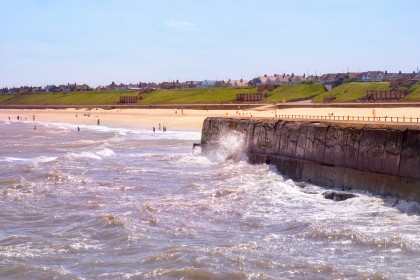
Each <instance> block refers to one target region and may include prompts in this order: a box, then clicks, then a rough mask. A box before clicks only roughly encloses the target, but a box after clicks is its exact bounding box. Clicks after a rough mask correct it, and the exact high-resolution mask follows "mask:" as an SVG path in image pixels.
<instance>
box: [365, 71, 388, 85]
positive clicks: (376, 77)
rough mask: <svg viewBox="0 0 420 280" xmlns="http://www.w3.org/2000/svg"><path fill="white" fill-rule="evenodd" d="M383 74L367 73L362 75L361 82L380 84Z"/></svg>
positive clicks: (377, 72) (380, 72)
mask: <svg viewBox="0 0 420 280" xmlns="http://www.w3.org/2000/svg"><path fill="white" fill-rule="evenodd" d="M384 76H385V73H384V72H382V71H367V72H363V73H362V77H361V81H362V82H382V81H383V80H384Z"/></svg>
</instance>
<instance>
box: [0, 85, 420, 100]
mask: <svg viewBox="0 0 420 280" xmlns="http://www.w3.org/2000/svg"><path fill="white" fill-rule="evenodd" d="M388 88H389V83H388V82H376V83H346V84H343V85H341V86H339V87H336V88H334V89H332V90H331V91H328V92H326V91H325V89H324V87H323V86H322V85H320V84H301V85H282V86H280V87H278V88H276V89H274V90H272V91H268V93H269V94H270V96H269V97H268V98H266V99H264V100H263V101H262V102H267V103H268V102H282V100H283V99H285V100H286V101H289V102H290V101H295V100H302V99H311V98H313V100H312V101H313V102H323V98H324V96H329V95H333V96H335V97H336V100H334V102H349V101H359V100H360V99H361V98H362V97H363V96H364V95H365V93H366V91H367V90H387V89H388ZM409 91H410V95H408V96H407V97H406V98H405V100H407V101H414V100H420V84H419V83H418V84H415V85H413V86H411V87H410V89H409ZM256 92H257V88H256V87H242V88H208V89H207V88H206V89H205V88H193V89H175V90H155V91H153V92H151V93H147V94H142V95H141V96H142V97H143V99H142V100H139V101H138V104H191V103H204V104H205V103H228V102H234V101H235V99H236V95H237V94H238V93H256ZM122 95H124V96H138V92H137V91H135V90H131V91H86V92H57V93H52V92H49V93H45V92H43V93H30V94H3V95H0V104H4V105H25V104H31V105H32V104H33V105H103V104H109V105H112V104H118V103H119V100H120V96H122Z"/></svg>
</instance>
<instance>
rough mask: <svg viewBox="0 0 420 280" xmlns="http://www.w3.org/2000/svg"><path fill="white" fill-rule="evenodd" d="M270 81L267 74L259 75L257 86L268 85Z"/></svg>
mask: <svg viewBox="0 0 420 280" xmlns="http://www.w3.org/2000/svg"><path fill="white" fill-rule="evenodd" d="M267 81H268V76H267V74H265V75H264V76H259V77H258V79H257V84H256V85H257V86H259V85H266V84H267Z"/></svg>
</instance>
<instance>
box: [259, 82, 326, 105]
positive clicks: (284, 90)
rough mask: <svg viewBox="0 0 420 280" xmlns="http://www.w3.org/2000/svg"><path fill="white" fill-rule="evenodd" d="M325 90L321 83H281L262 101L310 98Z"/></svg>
mask: <svg viewBox="0 0 420 280" xmlns="http://www.w3.org/2000/svg"><path fill="white" fill-rule="evenodd" d="M324 92H325V89H324V87H323V86H322V85H321V84H302V85H281V86H279V87H278V88H276V89H274V90H272V91H269V93H270V94H271V96H269V97H268V98H266V99H264V100H263V102H282V101H283V99H285V100H286V101H293V100H304V99H311V98H313V97H315V96H318V95H319V94H322V93H324Z"/></svg>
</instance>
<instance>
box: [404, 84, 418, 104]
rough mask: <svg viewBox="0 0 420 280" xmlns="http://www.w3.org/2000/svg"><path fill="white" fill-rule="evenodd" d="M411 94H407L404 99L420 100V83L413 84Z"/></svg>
mask: <svg viewBox="0 0 420 280" xmlns="http://www.w3.org/2000/svg"><path fill="white" fill-rule="evenodd" d="M409 92H410V94H409V95H407V96H406V97H405V98H404V100H406V101H418V100H420V83H417V84H415V85H412V86H411V87H410V89H409Z"/></svg>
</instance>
